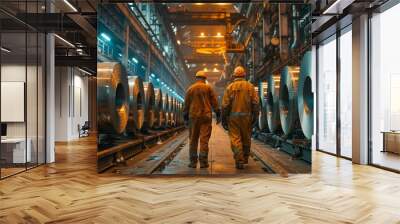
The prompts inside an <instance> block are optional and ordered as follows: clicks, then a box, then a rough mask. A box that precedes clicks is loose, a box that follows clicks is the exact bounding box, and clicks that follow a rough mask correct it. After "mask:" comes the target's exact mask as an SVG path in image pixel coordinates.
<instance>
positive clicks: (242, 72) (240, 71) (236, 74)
mask: <svg viewBox="0 0 400 224" xmlns="http://www.w3.org/2000/svg"><path fill="white" fill-rule="evenodd" d="M245 75H246V71H245V70H244V68H243V67H242V66H237V67H236V68H235V70H234V71H233V76H234V77H244V76H245Z"/></svg>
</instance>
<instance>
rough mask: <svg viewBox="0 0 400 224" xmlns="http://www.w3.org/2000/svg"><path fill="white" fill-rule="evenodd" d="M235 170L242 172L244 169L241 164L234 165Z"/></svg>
mask: <svg viewBox="0 0 400 224" xmlns="http://www.w3.org/2000/svg"><path fill="white" fill-rule="evenodd" d="M236 169H238V170H243V169H244V165H243V163H236Z"/></svg>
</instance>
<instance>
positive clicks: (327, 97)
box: [317, 36, 337, 154]
mask: <svg viewBox="0 0 400 224" xmlns="http://www.w3.org/2000/svg"><path fill="white" fill-rule="evenodd" d="M317 72H318V124H317V125H318V145H317V147H318V149H319V150H322V151H326V152H329V153H334V154H336V148H337V147H336V94H337V93H336V36H332V37H331V38H329V39H328V40H326V41H325V42H323V43H321V44H320V45H319V48H318V71H317Z"/></svg>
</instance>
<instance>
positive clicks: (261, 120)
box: [257, 81, 269, 132]
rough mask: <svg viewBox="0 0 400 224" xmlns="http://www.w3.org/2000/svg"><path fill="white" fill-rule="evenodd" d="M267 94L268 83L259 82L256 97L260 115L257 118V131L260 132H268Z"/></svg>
mask: <svg viewBox="0 0 400 224" xmlns="http://www.w3.org/2000/svg"><path fill="white" fill-rule="evenodd" d="M267 93H268V82H265V81H264V82H260V84H259V87H258V95H259V99H260V113H259V116H258V123H257V124H258V129H259V130H260V131H266V132H268V131H269V129H268V121H267Z"/></svg>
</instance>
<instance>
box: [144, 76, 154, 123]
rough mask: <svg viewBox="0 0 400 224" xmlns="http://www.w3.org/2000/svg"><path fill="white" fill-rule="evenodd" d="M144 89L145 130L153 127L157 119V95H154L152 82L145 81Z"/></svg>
mask: <svg viewBox="0 0 400 224" xmlns="http://www.w3.org/2000/svg"><path fill="white" fill-rule="evenodd" d="M143 90H144V100H145V101H144V102H145V106H144V122H143V127H142V130H143V131H148V130H149V129H151V128H153V126H154V121H155V111H154V105H155V96H154V87H153V84H152V83H151V82H144V83H143Z"/></svg>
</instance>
